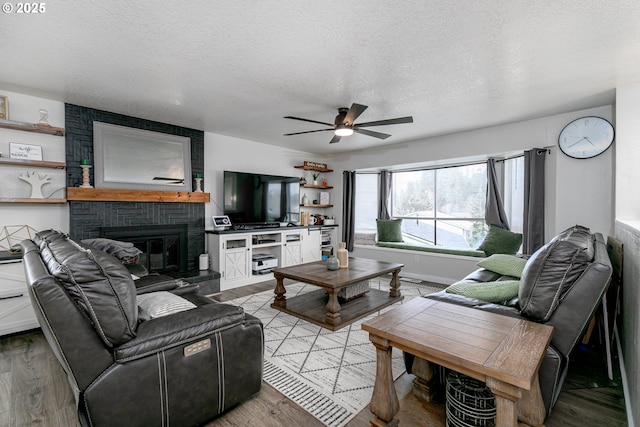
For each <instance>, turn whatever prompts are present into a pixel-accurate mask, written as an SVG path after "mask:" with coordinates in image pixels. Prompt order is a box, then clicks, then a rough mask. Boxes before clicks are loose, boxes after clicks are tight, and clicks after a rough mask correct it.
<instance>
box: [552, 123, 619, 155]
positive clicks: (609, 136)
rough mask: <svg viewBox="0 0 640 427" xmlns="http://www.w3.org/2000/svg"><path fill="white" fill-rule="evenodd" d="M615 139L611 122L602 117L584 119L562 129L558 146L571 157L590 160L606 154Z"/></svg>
mask: <svg viewBox="0 0 640 427" xmlns="http://www.w3.org/2000/svg"><path fill="white" fill-rule="evenodd" d="M613 138H614V131H613V126H612V125H611V123H609V121H607V120H605V119H603V118H602V117H593V116H589V117H582V118H579V119H576V120H574V121H572V122H571V123H569V124H568V125H566V126H565V127H564V129H562V132H560V136H559V137H558V146H559V147H560V149H561V150H562V152H563V153H564V154H566V155H567V156H569V157H573V158H576V159H589V158H591V157H595V156H597V155H598V154H601V153H603V152H605V151H606V150H607V148H609V147H610V146H611V144H612V143H613Z"/></svg>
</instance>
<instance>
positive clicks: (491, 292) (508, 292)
mask: <svg viewBox="0 0 640 427" xmlns="http://www.w3.org/2000/svg"><path fill="white" fill-rule="evenodd" d="M519 286H520V281H519V280H498V281H495V282H484V283H474V282H458V283H454V284H453V285H451V286H449V287H447V289H445V290H446V291H447V292H448V293H450V294H457V295H464V296H466V297H469V298H475V299H479V300H482V301H488V302H496V303H502V302H506V301H509V300H511V299H513V298H515V297H516V296H518V287H519Z"/></svg>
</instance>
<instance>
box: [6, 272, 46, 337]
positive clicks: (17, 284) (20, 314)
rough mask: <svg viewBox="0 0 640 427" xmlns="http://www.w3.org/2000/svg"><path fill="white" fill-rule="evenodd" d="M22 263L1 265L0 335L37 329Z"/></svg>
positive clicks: (37, 325)
mask: <svg viewBox="0 0 640 427" xmlns="http://www.w3.org/2000/svg"><path fill="white" fill-rule="evenodd" d="M39 326H40V325H39V324H38V320H37V319H36V315H35V313H34V311H33V308H32V306H31V299H30V298H29V291H28V289H27V282H26V280H25V278H24V267H23V266H22V262H17V263H11V264H0V335H6V334H11V333H14V332H20V331H24V330H27V329H33V328H37V327H39Z"/></svg>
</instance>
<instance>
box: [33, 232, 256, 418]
mask: <svg viewBox="0 0 640 427" xmlns="http://www.w3.org/2000/svg"><path fill="white" fill-rule="evenodd" d="M21 246H22V250H23V263H24V268H25V272H26V278H27V283H28V286H29V293H30V297H31V301H32V304H33V307H34V310H35V312H36V316H37V318H38V321H39V323H40V325H41V327H42V331H43V333H44V335H45V337H46V339H47V341H48V342H49V345H50V346H51V349H52V350H53V352H54V353H55V355H56V357H57V359H58V360H59V362H60V364H61V365H62V367H63V369H64V370H65V372H66V374H67V376H68V380H69V384H70V385H71V388H72V391H73V394H74V397H75V401H76V405H77V411H78V417H79V420H80V423H81V424H82V425H84V426H170V425H172V426H174V425H175V426H193V425H200V424H202V423H204V422H205V421H207V420H209V419H211V418H213V417H215V416H217V415H219V414H221V413H222V412H224V411H226V410H227V409H229V408H231V407H232V406H234V405H236V404H237V403H239V402H241V401H243V400H245V399H247V398H248V397H250V396H252V395H254V394H255V393H257V392H258V391H259V390H260V386H261V382H262V366H263V348H264V338H263V332H262V323H261V322H260V320H258V319H257V318H255V317H252V316H250V315H248V314H245V313H244V312H243V310H242V309H241V308H239V307H235V306H232V305H229V304H221V303H217V302H214V301H212V300H209V299H208V298H205V297H203V296H201V295H199V294H198V293H197V292H194V290H195V291H197V286H196V287H194V286H184V287H181V286H179V282H176V281H175V280H171V279H170V278H168V277H163V276H157V277H154V276H148V277H146V278H144V281H143V282H142V283H138V290H139V291H140V292H137V290H136V289H137V288H136V284H134V281H133V280H132V278H131V275H130V273H129V272H128V271H127V269H126V268H125V267H124V266H123V265H122V264H121V263H120V262H119V261H118V260H117V259H116V258H114V257H112V256H111V255H108V254H106V253H104V252H102V251H99V250H94V249H90V248H89V247H87V246H84V245H82V244H80V243H78V242H75V241H74V240H72V239H70V238H69V237H68V236H66V235H64V234H62V233H60V232H57V231H52V230H48V231H43V232H40V233H38V234H37V235H36V236H35V237H34V238H33V240H25V241H23V242H22V243H21ZM158 290H170V292H173V293H174V294H179V296H180V297H181V301H185V300H186V301H188V302H190V303H192V304H193V305H195V308H191V309H189V310H186V311H180V312H176V313H174V314H168V315H165V316H161V317H154V318H151V319H150V320H145V321H141V320H140V316H139V312H138V302H137V299H136V297H137V295H138V293H144V292H148V291H158ZM172 298H173V297H172Z"/></svg>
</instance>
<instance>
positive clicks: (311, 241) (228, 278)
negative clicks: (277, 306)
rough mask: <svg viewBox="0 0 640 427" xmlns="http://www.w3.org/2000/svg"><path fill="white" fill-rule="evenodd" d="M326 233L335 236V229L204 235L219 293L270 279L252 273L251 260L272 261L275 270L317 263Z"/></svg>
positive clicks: (269, 277) (315, 228)
mask: <svg viewBox="0 0 640 427" xmlns="http://www.w3.org/2000/svg"><path fill="white" fill-rule="evenodd" d="M326 230H331V231H333V232H335V227H317V226H316V227H295V228H293V229H292V228H290V227H286V228H284V229H266V230H252V231H246V232H245V231H222V232H216V231H207V250H208V251H209V256H210V258H211V263H210V265H211V266H212V268H213V269H214V270H216V271H218V272H220V276H221V277H220V290H223V291H225V290H228V289H233V288H236V287H239V286H245V285H249V284H252V283H258V282H262V281H265V280H270V279H273V274H271V272H270V270H267V269H265V270H260V271H252V259H253V257H256V259H258V258H257V257H265V256H266V257H272V258H275V259H277V260H278V261H277V266H278V267H289V266H292V265H297V264H302V263H306V262H313V261H319V260H321V259H322V251H323V245H325V243H323V233H324V232H325V231H326ZM265 272H267V274H261V273H265Z"/></svg>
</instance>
